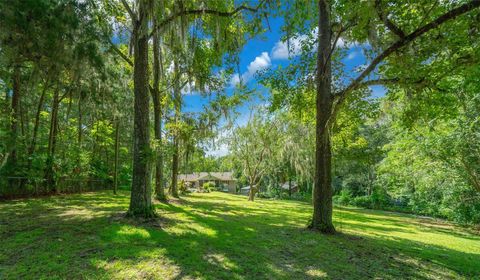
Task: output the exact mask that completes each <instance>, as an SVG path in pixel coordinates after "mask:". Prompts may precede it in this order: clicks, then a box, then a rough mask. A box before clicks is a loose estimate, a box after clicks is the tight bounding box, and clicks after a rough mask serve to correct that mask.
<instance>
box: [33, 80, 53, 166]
mask: <svg viewBox="0 0 480 280" xmlns="http://www.w3.org/2000/svg"><path fill="white" fill-rule="evenodd" d="M48 86H49V79H47V81H46V83H45V85H44V87H43V90H42V94H41V95H40V100H39V101H38V106H37V112H36V113H35V123H34V125H33V134H32V141H31V142H30V147H29V149H28V169H29V170H30V167H31V166H32V156H33V153H35V146H36V145H37V135H38V128H39V126H40V113H41V112H42V108H43V103H44V102H45V95H46V92H47V89H48Z"/></svg>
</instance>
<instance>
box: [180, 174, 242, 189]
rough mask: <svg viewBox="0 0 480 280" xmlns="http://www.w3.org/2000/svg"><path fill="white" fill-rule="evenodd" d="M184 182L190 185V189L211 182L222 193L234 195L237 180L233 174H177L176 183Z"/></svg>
mask: <svg viewBox="0 0 480 280" xmlns="http://www.w3.org/2000/svg"><path fill="white" fill-rule="evenodd" d="M182 180H183V181H184V182H185V183H189V184H191V186H192V187H195V188H199V187H201V186H203V184H204V183H206V182H213V183H215V186H217V187H222V189H223V190H224V191H227V192H229V193H236V191H237V179H235V178H234V177H233V172H196V173H191V174H179V175H178V181H182Z"/></svg>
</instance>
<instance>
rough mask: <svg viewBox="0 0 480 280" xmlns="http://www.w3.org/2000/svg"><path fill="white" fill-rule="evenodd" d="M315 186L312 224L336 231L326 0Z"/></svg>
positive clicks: (321, 29)
mask: <svg viewBox="0 0 480 280" xmlns="http://www.w3.org/2000/svg"><path fill="white" fill-rule="evenodd" d="M318 7H319V20H318V27H319V32H318V36H319V37H318V39H319V40H318V54H317V100H316V109H317V112H316V149H315V186H314V189H313V217H312V222H311V224H310V226H309V227H310V228H311V229H314V230H318V231H320V232H322V233H334V232H335V228H334V226H333V222H332V210H333V209H332V178H331V158H332V154H331V146H330V135H329V132H328V127H327V122H328V119H329V117H330V114H331V111H332V95H331V79H332V77H331V59H330V54H331V48H332V47H331V33H332V29H331V25H330V7H329V3H328V1H327V0H319V1H318Z"/></svg>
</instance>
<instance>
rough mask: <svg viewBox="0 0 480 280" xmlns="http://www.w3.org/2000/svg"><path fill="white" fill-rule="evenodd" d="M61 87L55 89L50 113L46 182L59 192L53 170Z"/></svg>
mask: <svg viewBox="0 0 480 280" xmlns="http://www.w3.org/2000/svg"><path fill="white" fill-rule="evenodd" d="M58 91H59V88H58V87H57V89H55V92H54V94H53V100H52V111H51V115H50V133H49V135H48V149H47V150H48V153H47V161H46V165H45V183H46V185H47V188H49V189H51V190H52V191H53V192H57V186H56V182H55V173H54V170H53V164H54V160H55V146H56V142H57V132H58V107H59V96H58V93H59V92H58Z"/></svg>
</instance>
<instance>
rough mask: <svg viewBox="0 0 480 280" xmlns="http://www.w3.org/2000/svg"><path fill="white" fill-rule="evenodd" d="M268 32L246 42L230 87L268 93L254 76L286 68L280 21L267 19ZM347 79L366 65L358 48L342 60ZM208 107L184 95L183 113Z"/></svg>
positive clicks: (243, 110) (377, 93)
mask: <svg viewBox="0 0 480 280" xmlns="http://www.w3.org/2000/svg"><path fill="white" fill-rule="evenodd" d="M269 24H270V30H267V31H266V32H265V33H263V34H262V35H260V36H258V37H257V38H254V39H252V40H250V41H249V42H247V44H246V45H245V46H244V47H243V50H242V51H241V53H240V65H239V68H240V73H239V74H236V75H234V77H232V83H235V82H238V80H239V77H242V81H243V82H244V83H246V84H247V85H248V87H249V88H252V89H258V90H260V91H262V92H266V93H265V94H267V95H268V90H267V89H265V88H262V87H261V86H260V85H259V84H258V83H257V82H256V80H255V76H254V74H255V72H256V71H257V70H261V69H264V68H266V67H276V66H278V65H287V64H288V63H289V55H290V56H292V55H293V56H295V42H292V41H290V48H291V49H290V51H291V52H290V53H288V50H287V44H286V43H285V42H282V41H281V36H282V33H281V26H282V24H283V19H282V18H269ZM343 63H344V64H345V70H346V73H347V76H350V77H355V76H356V73H355V68H356V67H359V66H361V65H364V64H365V63H366V59H365V56H364V55H363V52H362V48H361V47H359V46H351V47H349V48H348V51H347V55H346V57H345V58H344V59H343ZM371 89H372V97H381V96H383V95H384V94H385V89H384V88H383V87H381V86H376V87H371ZM232 90H233V87H230V88H227V92H229V91H232ZM260 102H262V101H261V100H259V99H258V98H257V99H254V100H252V101H250V102H249V103H247V104H244V105H243V106H241V107H240V108H238V109H237V111H238V113H239V116H238V118H237V119H236V124H237V125H243V124H245V123H246V122H247V121H248V117H249V115H250V108H251V107H252V105H255V104H256V103H260ZM205 104H208V98H205V97H202V96H200V95H198V94H197V95H195V94H193V95H184V108H183V110H184V111H186V112H187V111H190V112H192V111H201V110H203V106H204V105H205ZM226 153H228V147H226V146H221V147H219V148H217V149H215V150H210V151H209V152H208V154H210V155H215V156H220V155H225V154H226Z"/></svg>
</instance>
